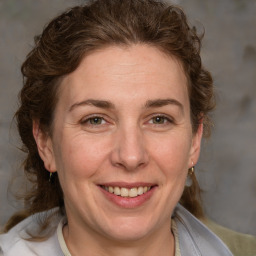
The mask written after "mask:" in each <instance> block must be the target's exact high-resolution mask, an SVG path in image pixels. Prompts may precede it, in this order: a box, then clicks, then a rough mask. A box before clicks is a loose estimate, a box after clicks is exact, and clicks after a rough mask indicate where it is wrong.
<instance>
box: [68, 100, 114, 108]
mask: <svg viewBox="0 0 256 256" xmlns="http://www.w3.org/2000/svg"><path fill="white" fill-rule="evenodd" d="M86 105H89V106H95V107H98V108H104V109H114V108H115V106H114V104H113V103H111V102H109V101H106V100H94V99H88V100H84V101H81V102H78V103H75V104H73V105H72V106H71V107H70V108H69V111H72V110H73V109H75V108H77V107H80V106H86Z"/></svg>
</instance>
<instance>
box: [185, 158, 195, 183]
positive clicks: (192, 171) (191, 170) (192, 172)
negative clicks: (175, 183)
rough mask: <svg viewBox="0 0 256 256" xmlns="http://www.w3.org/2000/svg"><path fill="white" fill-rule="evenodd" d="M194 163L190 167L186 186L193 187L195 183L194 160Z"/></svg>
mask: <svg viewBox="0 0 256 256" xmlns="http://www.w3.org/2000/svg"><path fill="white" fill-rule="evenodd" d="M192 164H193V166H192V167H191V168H189V169H188V175H187V179H186V187H191V186H192V184H193V179H192V175H194V172H195V166H194V163H193V162H192Z"/></svg>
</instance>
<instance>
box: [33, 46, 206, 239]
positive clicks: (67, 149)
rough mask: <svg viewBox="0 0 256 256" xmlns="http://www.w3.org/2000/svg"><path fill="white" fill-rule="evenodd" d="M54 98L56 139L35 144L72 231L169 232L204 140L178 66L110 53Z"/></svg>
mask: <svg viewBox="0 0 256 256" xmlns="http://www.w3.org/2000/svg"><path fill="white" fill-rule="evenodd" d="M58 97H59V100H58V103H57V107H56V111H55V119H54V123H53V134H52V136H51V137H47V138H44V139H42V141H41V142H40V139H39V140H37V142H38V145H39V151H40V154H41V157H42V159H43V160H44V163H45V166H46V168H47V169H48V170H50V171H55V170H56V171H57V172H58V175H59V179H60V183H61V187H62V189H63V193H64V201H65V207H66V212H67V216H68V222H69V229H70V231H71V230H72V229H73V230H84V231H85V232H87V233H88V234H89V235H96V234H97V235H100V236H104V237H107V238H112V239H118V240H134V239H139V238H143V237H146V236H148V235H154V234H160V233H161V234H163V233H162V232H169V230H170V216H171V214H172V212H173V210H174V208H175V206H176V204H177V203H178V201H179V199H180V197H181V194H182V192H183V188H184V183H185V180H186V177H187V172H188V168H190V167H191V166H192V162H194V163H196V162H197V160H198V156H199V149H200V141H201V134H202V128H201V126H200V128H199V130H198V132H197V133H196V134H192V126H191V120H190V106H189V97H188V90H187V79H186V76H185V74H184V71H183V68H182V65H181V64H180V62H179V61H178V60H177V59H175V58H172V57H170V56H167V55H165V54H163V53H162V52H160V51H159V50H158V49H156V48H154V47H150V46H146V45H135V46H131V47H127V48H122V47H114V46H113V47H108V48H105V49H103V50H100V51H97V52H94V53H92V54H90V55H89V56H87V57H85V58H84V59H83V60H82V62H81V64H80V65H79V67H78V68H77V69H76V70H75V71H74V72H73V73H71V74H69V75H67V76H66V77H64V78H63V80H62V82H61V85H60V88H59V95H58ZM120 193H121V195H120ZM159 232H160V233H159Z"/></svg>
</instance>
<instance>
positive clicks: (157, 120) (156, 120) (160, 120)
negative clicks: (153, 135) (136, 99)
mask: <svg viewBox="0 0 256 256" xmlns="http://www.w3.org/2000/svg"><path fill="white" fill-rule="evenodd" d="M149 123H150V124H154V125H161V124H168V123H172V120H171V119H170V118H168V117H166V116H163V115H158V116H154V117H152V118H151V119H150V121H149Z"/></svg>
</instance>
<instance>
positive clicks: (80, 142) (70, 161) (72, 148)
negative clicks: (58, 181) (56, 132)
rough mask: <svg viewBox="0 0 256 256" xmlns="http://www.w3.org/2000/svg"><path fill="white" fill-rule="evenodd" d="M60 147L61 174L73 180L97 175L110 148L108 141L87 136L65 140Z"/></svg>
mask: <svg viewBox="0 0 256 256" xmlns="http://www.w3.org/2000/svg"><path fill="white" fill-rule="evenodd" d="M60 145H61V146H60V149H59V150H58V157H57V158H58V161H57V166H59V167H60V169H59V172H61V175H65V176H69V178H72V179H76V178H82V177H90V176H92V175H93V174H95V172H97V171H98V170H99V169H100V167H101V165H102V164H103V162H104V161H105V160H106V156H107V155H108V152H107V149H108V148H109V146H108V145H107V141H104V140H96V139H91V138H88V137H85V136H76V137H74V138H72V139H70V140H68V138H67V139H64V140H62V143H61V144H60Z"/></svg>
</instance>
